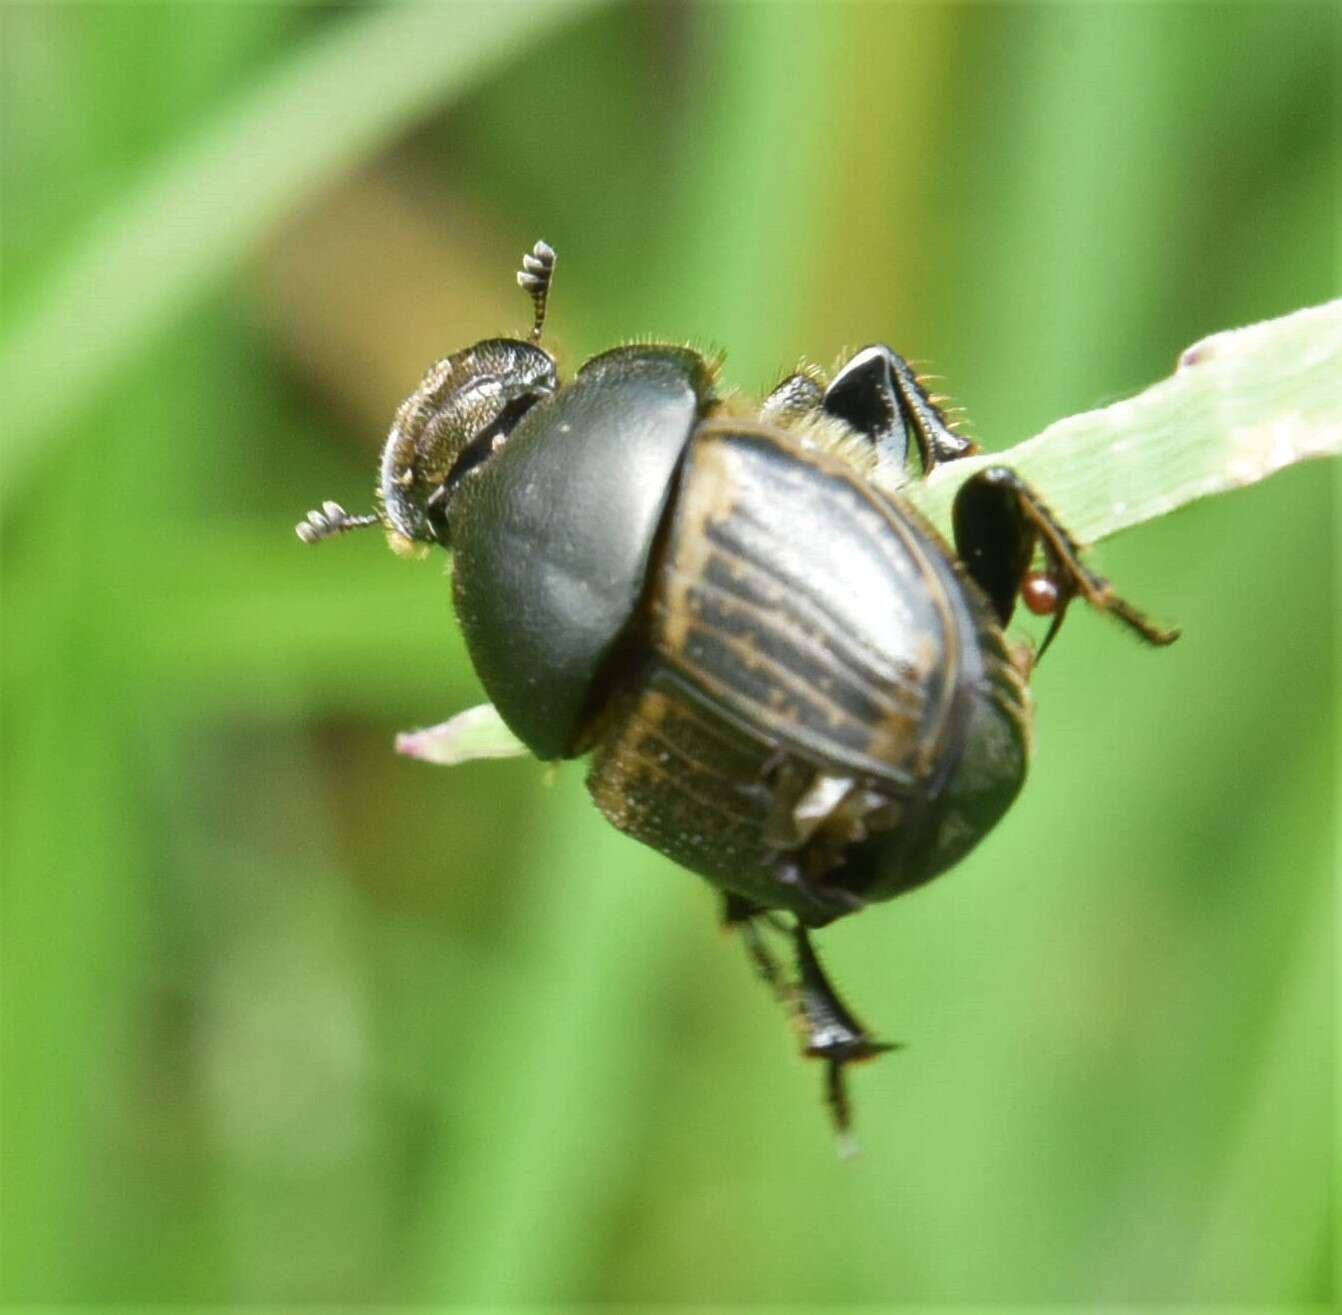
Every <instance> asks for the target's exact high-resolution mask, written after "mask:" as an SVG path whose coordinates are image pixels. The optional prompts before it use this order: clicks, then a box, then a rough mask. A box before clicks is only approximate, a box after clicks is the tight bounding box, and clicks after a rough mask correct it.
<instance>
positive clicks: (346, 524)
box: [294, 502, 382, 543]
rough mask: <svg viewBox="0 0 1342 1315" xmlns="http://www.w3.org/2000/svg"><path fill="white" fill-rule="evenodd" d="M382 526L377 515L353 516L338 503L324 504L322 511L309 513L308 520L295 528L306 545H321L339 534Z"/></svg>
mask: <svg viewBox="0 0 1342 1315" xmlns="http://www.w3.org/2000/svg"><path fill="white" fill-rule="evenodd" d="M381 524H382V517H381V516H378V515H377V514H376V513H373V512H370V513H369V514H368V515H366V516H351V515H350V514H349V512H347V511H346V510H345V509H344V507H342V506H341V505H340V504H339V503H338V502H323V503H322V505H321V507H320V509H318V510H314V511H310V512H308V514H307V519H306V520H301V521H299V522H298V524H297V525H295V526H294V533H295V534H297V535H298V537H299V538H300V539H302V540H303V542H304V543H320V542H321V541H322V540H323V539H334V538H335V536H336V535H337V534H347V533H348V532H349V531H350V530H362V529H365V528H366V527H368V526H370V525H381Z"/></svg>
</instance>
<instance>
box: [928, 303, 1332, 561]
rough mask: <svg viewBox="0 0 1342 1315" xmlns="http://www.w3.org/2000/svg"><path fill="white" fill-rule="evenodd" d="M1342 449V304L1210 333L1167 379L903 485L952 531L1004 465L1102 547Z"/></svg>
mask: <svg viewBox="0 0 1342 1315" xmlns="http://www.w3.org/2000/svg"><path fill="white" fill-rule="evenodd" d="M1339 454H1342V301H1330V302H1328V303H1327V304H1326V305H1323V306H1315V307H1311V308H1310V309H1308V310H1300V311H1296V312H1295V313H1294V314H1292V315H1283V316H1282V317H1281V318H1280V319H1275V320H1268V321H1265V322H1264V323H1262V324H1255V325H1251V326H1250V327H1249V328H1245V329H1235V330H1230V331H1227V332H1225V333H1218V334H1214V335H1212V336H1211V337H1209V338H1204V339H1203V340H1202V341H1201V342H1198V343H1195V344H1194V345H1193V346H1192V347H1189V348H1188V349H1187V350H1186V351H1185V352H1184V353H1183V354H1182V355H1181V356H1180V358H1179V368H1178V369H1177V370H1176V371H1175V373H1174V374H1173V375H1172V376H1171V377H1170V378H1168V379H1164V380H1162V381H1161V382H1160V383H1158V384H1154V385H1153V386H1152V387H1150V388H1148V389H1147V390H1146V391H1145V392H1142V393H1139V394H1138V395H1137V396H1136V397H1130V398H1127V399H1126V400H1125V401H1122V402H1115V403H1114V404H1113V405H1112V406H1106V407H1103V408H1102V409H1101V410H1098V411H1087V412H1084V413H1083V414H1081V415H1074V416H1068V417H1067V419H1065V420H1059V421H1057V422H1056V423H1055V424H1052V425H1049V427H1048V428H1047V429H1045V430H1044V431H1043V432H1042V433H1040V434H1038V435H1036V436H1035V437H1034V438H1031V439H1028V440H1027V441H1026V442H1024V443H1021V444H1019V445H1018V446H1016V447H1014V448H1012V449H1011V450H1010V451H1009V452H1002V453H995V454H992V455H989V456H982V457H974V458H972V459H969V460H964V461H956V462H952V463H950V464H948V465H945V466H942V467H941V468H940V469H939V470H937V471H936V472H935V473H934V474H933V476H932V477H931V479H929V480H928V481H927V483H926V484H925V485H921V486H917V487H911V488H908V489H905V490H902V491H903V492H904V493H905V494H906V495H907V496H908V497H909V498H910V499H911V500H912V501H913V502H915V503H916V504H917V505H918V507H919V508H920V509H921V510H922V511H923V512H924V513H925V514H926V515H928V516H929V517H930V518H931V519H932V520H934V521H935V522H936V523H937V524H938V525H940V526H942V527H943V528H945V527H946V526H948V525H949V523H950V508H951V502H952V501H953V500H954V497H955V494H956V491H957V490H958V489H959V487H960V485H961V484H962V483H963V482H964V481H965V480H966V479H967V478H968V477H969V476H970V475H972V474H973V473H974V472H975V471H977V470H981V469H983V467H984V466H991V465H996V464H999V463H1003V462H1005V463H1006V464H1008V465H1010V466H1011V467H1012V469H1014V470H1017V471H1019V472H1020V474H1022V475H1024V476H1025V477H1026V478H1027V479H1029V480H1031V481H1032V482H1034V483H1036V484H1037V485H1038V487H1039V489H1040V492H1041V493H1042V494H1043V496H1044V500H1045V501H1046V502H1047V503H1048V504H1049V506H1050V507H1051V508H1052V509H1053V510H1054V511H1055V512H1056V513H1057V514H1058V516H1059V517H1060V518H1061V519H1062V521H1063V522H1064V523H1065V524H1066V525H1067V526H1068V527H1069V529H1071V530H1072V531H1073V532H1074V533H1075V534H1076V535H1077V536H1078V537H1079V538H1081V539H1082V540H1085V541H1087V542H1092V543H1093V542H1096V541H1098V540H1100V539H1103V538H1106V537H1107V536H1109V535H1111V534H1116V533H1117V532H1118V531H1119V530H1124V529H1127V528H1129V527H1130V526H1133V525H1140V524H1142V522H1144V521H1149V520H1154V519H1155V518H1156V517H1157V516H1163V515H1165V514H1166V513H1167V512H1170V511H1174V510H1175V509H1176V508H1178V507H1182V506H1183V505H1184V504H1185V503H1188V502H1192V501H1193V500H1194V499H1196V498H1205V497H1209V496H1211V495H1212V494H1214V493H1226V492H1228V491H1229V490H1231V489H1237V488H1244V487H1246V486H1247V485H1250V484H1256V483H1257V482H1258V481H1259V480H1262V479H1266V478H1267V477H1268V476H1269V475H1271V474H1273V473H1275V472H1276V471H1278V470H1283V469H1285V468H1286V467H1287V466H1290V465H1294V464H1295V463H1296V462H1297V461H1304V460H1306V459H1308V458H1310V457H1327V456H1337V455H1339Z"/></svg>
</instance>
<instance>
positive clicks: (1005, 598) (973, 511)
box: [951, 466, 1179, 657]
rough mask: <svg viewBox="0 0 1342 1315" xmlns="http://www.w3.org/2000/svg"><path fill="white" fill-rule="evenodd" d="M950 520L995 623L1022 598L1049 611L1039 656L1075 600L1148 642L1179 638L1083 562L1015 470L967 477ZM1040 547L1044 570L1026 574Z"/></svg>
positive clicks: (1007, 616)
mask: <svg viewBox="0 0 1342 1315" xmlns="http://www.w3.org/2000/svg"><path fill="white" fill-rule="evenodd" d="M951 517H952V522H953V525H954V528H955V547H956V551H957V552H958V553H959V555H960V560H961V561H962V562H963V563H964V565H965V569H966V570H968V572H969V574H970V576H971V577H972V578H973V580H974V582H975V583H976V584H977V585H978V586H979V588H980V589H982V590H983V592H984V593H985V594H987V595H988V600H989V602H991V603H992V605H993V610H994V611H995V612H996V613H997V619H998V620H999V621H1000V622H1001V623H1002V625H1004V626H1005V625H1006V624H1007V623H1008V622H1009V621H1010V620H1011V614H1012V612H1013V611H1014V610H1015V606H1016V599H1017V597H1018V596H1020V595H1021V594H1022V593H1023V594H1024V596H1025V600H1026V604H1027V606H1028V607H1029V608H1030V609H1031V611H1034V612H1038V613H1040V614H1041V615H1047V614H1049V613H1051V614H1052V616H1053V622H1052V624H1051V625H1050V626H1049V628H1048V633H1047V634H1046V635H1045V636H1044V642H1043V643H1042V644H1041V645H1040V647H1039V656H1040V657H1042V656H1043V654H1044V650H1045V649H1047V648H1048V646H1049V644H1051V643H1052V642H1053V637H1054V635H1056V634H1057V633H1058V629H1059V627H1060V626H1061V625H1062V619H1063V616H1064V615H1065V614H1066V611H1067V607H1068V604H1070V603H1071V601H1072V599H1073V598H1076V597H1081V598H1084V599H1085V600H1086V602H1087V603H1089V604H1090V605H1091V606H1092V607H1093V608H1095V609H1096V610H1097V611H1100V612H1107V613H1109V614H1110V615H1111V616H1113V617H1114V618H1115V619H1116V620H1118V621H1121V622H1122V623H1123V624H1124V625H1126V626H1127V627H1128V628H1129V629H1130V630H1132V631H1133V632H1134V633H1135V634H1137V635H1138V636H1139V637H1140V638H1142V639H1144V640H1145V641H1146V642H1147V643H1148V644H1172V643H1173V642H1174V641H1175V640H1176V639H1178V637H1179V632H1178V631H1177V630H1169V629H1165V628H1164V627H1162V626H1158V625H1156V624H1155V622H1153V621H1151V620H1150V619H1149V618H1148V617H1147V616H1145V615H1144V614H1143V613H1142V612H1140V611H1138V610H1137V608H1135V607H1133V606H1132V604H1131V603H1129V602H1127V601H1126V600H1125V599H1123V598H1120V597H1119V596H1118V594H1117V593H1115V592H1114V587H1113V585H1111V584H1110V583H1109V581H1108V580H1106V579H1105V578H1104V577H1103V576H1102V575H1098V574H1097V573H1096V572H1095V571H1092V570H1091V569H1090V567H1089V566H1087V565H1086V564H1085V562H1084V561H1082V559H1081V550H1080V548H1078V547H1077V545H1076V543H1075V542H1074V541H1073V539H1072V537H1071V535H1069V534H1068V533H1067V531H1066V529H1065V528H1064V527H1063V526H1062V524H1061V523H1060V522H1059V520H1058V518H1057V517H1056V516H1054V514H1053V513H1052V512H1051V511H1050V510H1049V509H1048V507H1047V506H1045V504H1044V502H1043V501H1042V499H1041V498H1040V497H1039V495H1038V494H1037V493H1036V492H1035V491H1034V489H1032V488H1031V487H1030V486H1029V485H1028V484H1027V483H1026V482H1025V481H1024V480H1023V479H1021V477H1020V476H1019V475H1017V474H1016V472H1015V471H1014V470H1011V469H1010V468H1008V467H1006V466H989V467H988V468H987V469H985V470H980V471H978V472H976V473H975V474H973V475H971V476H970V477H969V478H968V479H967V480H965V482H964V483H963V484H962V485H961V486H960V489H959V491H958V492H957V493H956V495H955V504H954V507H953V508H952V512H951ZM1041 544H1042V546H1043V550H1044V557H1045V560H1046V562H1047V569H1046V570H1045V572H1044V573H1043V574H1042V575H1039V574H1032V573H1031V571H1030V564H1031V562H1032V561H1033V560H1034V554H1035V549H1036V547H1038V546H1039V545H1041Z"/></svg>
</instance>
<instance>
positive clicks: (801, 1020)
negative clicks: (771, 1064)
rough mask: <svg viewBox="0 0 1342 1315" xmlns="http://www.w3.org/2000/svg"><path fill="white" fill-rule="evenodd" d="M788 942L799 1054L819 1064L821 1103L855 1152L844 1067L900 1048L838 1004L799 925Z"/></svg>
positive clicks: (843, 1144) (844, 1146) (846, 1147)
mask: <svg viewBox="0 0 1342 1315" xmlns="http://www.w3.org/2000/svg"><path fill="white" fill-rule="evenodd" d="M793 937H794V939H795V946H796V955H797V986H796V996H795V1006H794V1007H795V1009H796V1021H797V1026H798V1029H799V1030H800V1031H801V1033H802V1035H803V1037H804V1038H805V1041H804V1045H803V1049H802V1053H803V1054H804V1055H806V1056H807V1057H808V1058H810V1059H820V1060H823V1061H824V1063H825V1099H826V1101H827V1102H828V1104H829V1109H830V1116H831V1117H832V1118H833V1120H834V1129H835V1131H836V1132H837V1133H838V1134H839V1137H840V1139H841V1149H844V1150H849V1149H855V1147H853V1146H852V1144H851V1142H850V1141H849V1140H848V1139H849V1134H850V1129H851V1127H852V1122H853V1112H852V1105H851V1103H850V1101H849V1099H848V1088H847V1084H846V1083H845V1081H844V1070H845V1069H846V1068H847V1066H848V1065H849V1064H857V1063H861V1062H862V1061H863V1060H868V1059H874V1058H875V1057H876V1056H877V1055H883V1054H885V1053H886V1051H889V1050H898V1049H900V1047H899V1045H898V1044H897V1043H892V1042H888V1041H878V1040H877V1039H876V1038H875V1037H874V1036H873V1035H872V1034H871V1033H870V1032H869V1031H868V1030H867V1029H866V1027H864V1026H863V1024H862V1023H860V1022H859V1021H858V1020H857V1017H856V1016H855V1015H854V1014H853V1012H852V1010H850V1009H849V1008H848V1006H847V1005H845V1004H844V1002H843V1001H842V1000H841V999H840V998H839V993H838V992H837V991H836V990H835V989H834V986H833V984H832V983H831V982H830V980H829V978H828V977H826V976H825V970H824V969H823V968H822V967H821V966H820V960H819V959H818V958H817V957H816V953H815V947H814V946H813V945H812V944H811V937H810V935H809V933H808V932H807V930H806V928H805V927H803V926H802V925H801V924H800V923H798V924H797V926H796V928H795V929H794V931H793Z"/></svg>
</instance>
